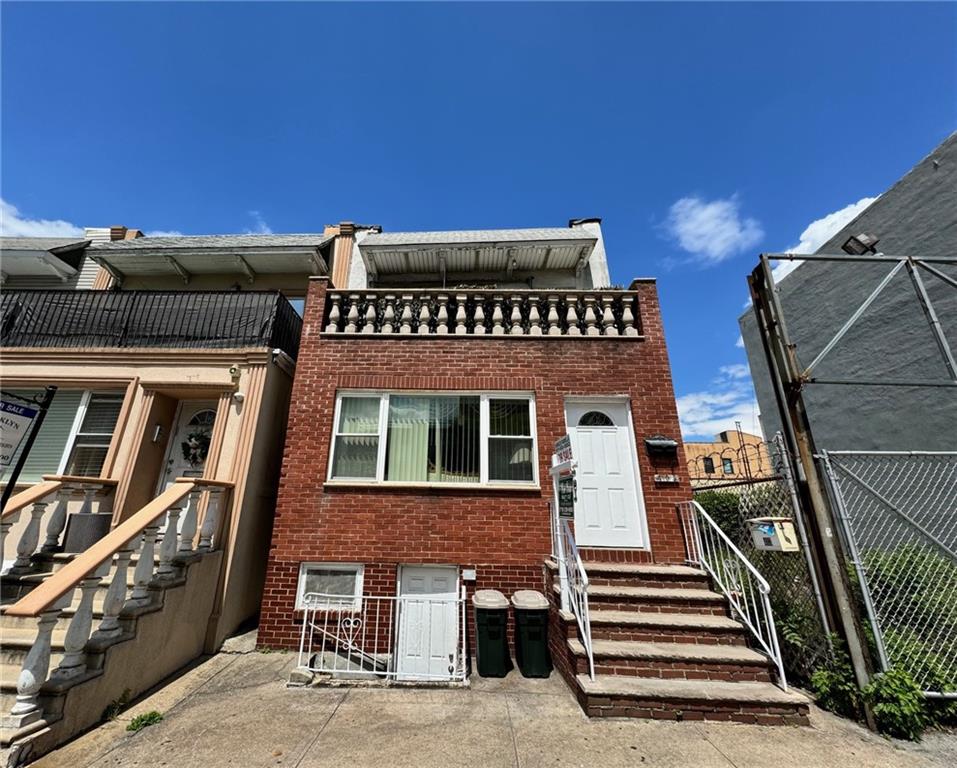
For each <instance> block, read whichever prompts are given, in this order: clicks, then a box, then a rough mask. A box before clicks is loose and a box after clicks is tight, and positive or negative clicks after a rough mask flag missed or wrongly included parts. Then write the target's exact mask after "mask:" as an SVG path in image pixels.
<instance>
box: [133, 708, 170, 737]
mask: <svg viewBox="0 0 957 768" xmlns="http://www.w3.org/2000/svg"><path fill="white" fill-rule="evenodd" d="M162 719H163V716H162V715H161V714H160V713H159V712H157V711H156V710H155V709H154V710H153V711H152V712H144V713H143V714H142V715H137V716H136V717H134V718H133V719H132V720H130V723H129V725H127V726H126V730H128V731H132V732H133V733H136V732H137V731H141V730H143V729H144V728H147V727H149V726H151V725H156V724H157V723H158V722H160V721H161V720H162Z"/></svg>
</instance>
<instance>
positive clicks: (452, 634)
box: [396, 565, 459, 680]
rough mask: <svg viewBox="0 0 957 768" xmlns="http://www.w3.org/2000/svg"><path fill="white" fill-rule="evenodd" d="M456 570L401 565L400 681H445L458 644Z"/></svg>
mask: <svg viewBox="0 0 957 768" xmlns="http://www.w3.org/2000/svg"><path fill="white" fill-rule="evenodd" d="M457 591H458V569H457V568H455V567H446V566H412V565H403V566H402V568H401V569H400V572H399V604H400V608H399V611H400V613H399V629H398V633H397V634H398V645H397V648H396V673H397V675H396V676H397V678H398V679H399V680H448V679H451V678H452V673H453V672H454V670H455V662H456V657H455V654H456V648H457V646H458V640H459V638H458V611H457V608H456V602H455V599H456V596H457Z"/></svg>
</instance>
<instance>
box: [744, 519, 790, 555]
mask: <svg viewBox="0 0 957 768" xmlns="http://www.w3.org/2000/svg"><path fill="white" fill-rule="evenodd" d="M748 527H749V528H750V529H751V541H753V542H754V546H755V547H757V548H758V549H764V550H768V551H771V552H797V551H798V549H799V547H798V539H797V535H796V534H795V532H794V522H793V521H792V520H791V518H790V517H755V518H752V519H751V520H748Z"/></svg>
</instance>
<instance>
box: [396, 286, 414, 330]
mask: <svg viewBox="0 0 957 768" xmlns="http://www.w3.org/2000/svg"><path fill="white" fill-rule="evenodd" d="M399 322H400V323H401V324H402V325H401V326H400V328H399V333H400V334H404V333H412V296H410V295H405V296H403V297H402V317H401V318H399Z"/></svg>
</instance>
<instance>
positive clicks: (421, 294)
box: [323, 290, 641, 338]
mask: <svg viewBox="0 0 957 768" xmlns="http://www.w3.org/2000/svg"><path fill="white" fill-rule="evenodd" d="M637 298H638V297H637V294H636V293H634V292H632V291H490V290H467V291H444V290H443V291H438V290H414V291H413V290H410V291H397V290H369V291H356V292H339V291H336V292H332V293H330V294H328V296H327V297H326V313H325V318H326V320H325V322H326V324H325V327H324V328H323V331H324V332H325V333H327V334H339V333H341V334H357V335H371V334H375V335H382V336H388V335H399V336H403V335H412V334H415V335H420V336H422V335H433V336H509V337H524V336H527V337H555V336H579V337H584V338H593V337H620V338H634V337H638V336H640V335H641V329H640V327H639V322H638V320H637V317H638V308H637Z"/></svg>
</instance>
